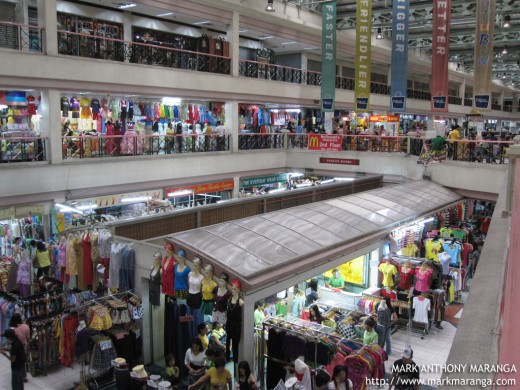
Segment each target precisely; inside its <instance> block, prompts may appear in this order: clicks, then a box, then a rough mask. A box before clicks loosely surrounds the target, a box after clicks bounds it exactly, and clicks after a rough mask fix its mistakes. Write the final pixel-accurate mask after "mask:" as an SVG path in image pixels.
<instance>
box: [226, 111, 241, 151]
mask: <svg viewBox="0 0 520 390" xmlns="http://www.w3.org/2000/svg"><path fill="white" fill-rule="evenodd" d="M225 126H226V129H227V130H228V131H229V134H231V139H230V141H229V142H230V145H229V149H230V150H231V151H232V152H237V151H238V134H239V124H238V102H237V101H230V102H226V123H225Z"/></svg>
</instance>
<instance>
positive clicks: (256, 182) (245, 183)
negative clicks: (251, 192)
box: [240, 173, 287, 188]
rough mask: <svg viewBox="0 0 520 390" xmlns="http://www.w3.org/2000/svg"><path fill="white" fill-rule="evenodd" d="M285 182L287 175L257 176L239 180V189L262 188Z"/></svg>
mask: <svg viewBox="0 0 520 390" xmlns="http://www.w3.org/2000/svg"><path fill="white" fill-rule="evenodd" d="M286 181H287V174H286V173H280V174H279V175H271V176H258V177H247V178H245V179H241V183H240V187H241V188H247V187H256V186H263V185H266V184H273V183H283V182H286Z"/></svg>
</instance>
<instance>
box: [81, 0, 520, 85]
mask: <svg viewBox="0 0 520 390" xmlns="http://www.w3.org/2000/svg"><path fill="white" fill-rule="evenodd" d="M254 1H265V3H266V4H267V0H254ZM282 1H283V2H284V3H287V4H294V6H296V7H301V8H304V9H308V10H310V11H311V12H316V13H319V12H320V9H321V3H322V2H323V0H282ZM496 1H497V4H496V23H495V41H494V42H495V43H494V51H495V60H494V64H493V76H494V77H495V78H496V79H498V80H501V81H502V82H503V83H504V84H505V85H509V86H514V87H517V88H520V66H519V64H520V1H518V0H496ZM71 2H73V3H83V4H87V5H95V6H100V5H101V6H103V7H104V8H113V9H116V10H121V9H120V6H121V5H122V4H129V3H132V4H135V6H133V7H130V8H126V9H125V11H128V12H131V13H134V14H140V15H146V16H152V17H154V18H156V19H160V20H164V21H169V22H172V23H177V24H182V25H186V26H191V27H195V28H198V29H200V31H201V33H209V34H210V35H214V36H218V35H219V34H222V35H225V33H226V31H227V29H228V25H229V23H230V20H229V15H227V14H226V13H225V12H222V11H220V10H218V9H214V12H211V10H209V11H208V8H207V7H206V8H205V11H206V12H202V11H201V10H197V9H192V8H193V7H188V6H187V7H185V8H182V9H180V8H176V9H175V10H174V12H171V14H170V12H168V10H165V9H164V8H160V6H161V4H160V3H159V2H157V3H156V4H157V5H158V6H154V5H152V4H154V2H153V1H146V2H145V0H141V2H138V1H132V2H130V1H126V0H125V1H119V0H112V1H100V0H83V1H71ZM336 3H337V16H338V21H337V28H338V30H348V29H355V27H356V1H355V0H336ZM192 6H194V5H193V3H192ZM276 6H277V4H276V2H275V8H276ZM432 8H433V7H432V0H428V1H424V0H410V30H409V36H408V38H409V45H410V47H411V48H417V49H421V50H423V51H424V52H426V53H429V52H430V51H431V47H432ZM475 13H476V0H470V1H463V0H452V9H451V25H450V60H451V61H452V62H454V63H456V64H460V68H459V70H460V71H466V72H472V71H473V51H474V42H475ZM505 15H509V17H510V19H511V20H510V27H509V28H504V27H502V24H503V18H504V16H505ZM240 22H241V24H240V37H241V38H242V39H245V40H247V39H249V42H247V41H246V44H247V45H248V46H249V47H250V48H254V49H256V48H260V47H267V48H270V49H272V50H274V51H275V53H276V54H277V55H281V54H289V53H298V52H307V53H312V54H315V55H316V56H319V55H321V42H316V40H315V39H313V38H312V37H310V36H309V35H305V34H296V35H294V34H289V33H287V32H282V31H281V29H282V28H278V29H276V28H271V29H270V28H269V27H268V26H267V25H266V24H264V23H258V22H254V21H249V20H247V19H244V18H241V19H240ZM391 22H392V1H391V0H372V27H373V30H374V32H376V31H377V29H378V28H381V31H382V35H383V39H384V40H388V45H390V44H391V43H390V40H391ZM242 44H244V42H242ZM506 46H507V54H502V51H503V49H504V47H506ZM338 59H342V58H340V57H338ZM343 60H348V59H347V58H345V59H343ZM374 65H375V66H376V67H377V64H374Z"/></svg>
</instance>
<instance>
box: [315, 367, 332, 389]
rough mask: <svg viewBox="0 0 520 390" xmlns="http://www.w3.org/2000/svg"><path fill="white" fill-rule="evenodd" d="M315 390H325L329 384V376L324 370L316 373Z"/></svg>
mask: <svg viewBox="0 0 520 390" xmlns="http://www.w3.org/2000/svg"><path fill="white" fill-rule="evenodd" d="M315 382H316V390H325V389H326V388H327V387H328V384H329V382H330V376H329V374H328V373H327V372H326V371H324V370H318V372H317V373H316V379H315Z"/></svg>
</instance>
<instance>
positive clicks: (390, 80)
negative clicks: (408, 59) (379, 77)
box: [386, 64, 392, 85]
mask: <svg viewBox="0 0 520 390" xmlns="http://www.w3.org/2000/svg"><path fill="white" fill-rule="evenodd" d="M386 75H387V78H388V81H387V84H388V85H392V64H388V69H387V72H386Z"/></svg>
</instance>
